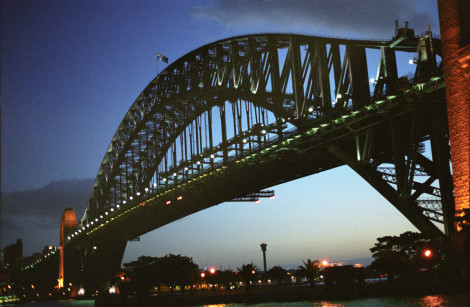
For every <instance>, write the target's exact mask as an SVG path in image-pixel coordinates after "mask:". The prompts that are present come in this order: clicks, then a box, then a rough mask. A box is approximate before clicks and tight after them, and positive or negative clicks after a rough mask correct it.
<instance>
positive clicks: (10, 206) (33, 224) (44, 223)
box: [1, 179, 94, 255]
mask: <svg viewBox="0 0 470 307" xmlns="http://www.w3.org/2000/svg"><path fill="white" fill-rule="evenodd" d="M93 182H94V179H82V180H61V181H53V182H51V183H49V184H48V185H46V186H44V187H42V188H40V189H34V190H27V191H21V192H11V193H5V194H4V195H2V208H1V210H2V217H1V218H2V220H1V227H2V245H3V246H6V245H8V244H11V243H13V242H15V241H16V239H18V238H21V239H23V246H24V249H25V252H24V254H25V255H27V254H29V253H33V252H39V251H41V250H42V248H43V247H44V246H45V245H49V244H54V245H56V244H58V241H59V227H60V220H61V217H62V212H63V211H64V209H65V208H66V207H72V208H74V210H75V212H76V214H77V218H78V219H80V218H81V217H82V214H83V212H84V210H85V207H86V205H87V201H88V197H89V195H90V191H91V188H92V186H93Z"/></svg>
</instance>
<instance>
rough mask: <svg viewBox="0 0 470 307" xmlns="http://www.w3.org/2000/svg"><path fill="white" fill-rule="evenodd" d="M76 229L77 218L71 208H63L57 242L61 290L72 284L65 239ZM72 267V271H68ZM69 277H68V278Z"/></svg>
mask: <svg viewBox="0 0 470 307" xmlns="http://www.w3.org/2000/svg"><path fill="white" fill-rule="evenodd" d="M75 229H77V216H76V215H75V211H73V209H72V208H71V207H67V208H65V210H64V212H63V213H62V220H61V223H60V241H59V252H60V259H59V276H58V288H63V287H64V286H65V285H68V283H70V282H72V279H73V274H72V275H70V273H71V270H73V267H72V266H73V265H74V264H73V263H72V261H71V259H70V258H71V257H69V256H70V252H69V251H67V252H66V250H65V248H64V244H65V238H66V237H67V236H68V235H69V234H71V233H72V232H74V231H75ZM71 267H72V269H70V268H71ZM69 275H70V276H69Z"/></svg>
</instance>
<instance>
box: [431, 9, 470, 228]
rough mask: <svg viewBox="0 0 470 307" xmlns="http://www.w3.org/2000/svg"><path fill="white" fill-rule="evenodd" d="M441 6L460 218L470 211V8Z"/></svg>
mask: <svg viewBox="0 0 470 307" xmlns="http://www.w3.org/2000/svg"><path fill="white" fill-rule="evenodd" d="M438 7H439V23H440V28H441V36H442V55H443V64H444V76H445V82H446V99H447V113H448V119H449V138H450V151H451V156H452V171H453V179H454V195H455V214H456V215H460V214H461V213H462V210H463V209H466V208H470V89H469V85H470V79H469V78H470V67H469V64H470V19H469V18H468V16H470V6H469V5H468V1H466V0H438ZM455 230H457V229H455Z"/></svg>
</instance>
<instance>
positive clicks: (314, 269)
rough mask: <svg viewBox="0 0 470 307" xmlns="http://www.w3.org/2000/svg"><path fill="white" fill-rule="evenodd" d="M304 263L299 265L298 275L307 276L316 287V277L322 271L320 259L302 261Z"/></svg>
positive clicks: (311, 284)
mask: <svg viewBox="0 0 470 307" xmlns="http://www.w3.org/2000/svg"><path fill="white" fill-rule="evenodd" d="M302 262H303V263H304V265H303V266H302V265H301V266H299V268H298V269H297V271H296V275H297V276H299V277H301V278H302V277H305V278H307V280H308V282H309V283H310V286H311V287H315V278H316V277H317V275H318V273H319V272H320V269H321V265H320V261H318V260H314V261H312V260H310V259H307V262H305V261H302Z"/></svg>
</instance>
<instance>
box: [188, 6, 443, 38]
mask: <svg viewBox="0 0 470 307" xmlns="http://www.w3.org/2000/svg"><path fill="white" fill-rule="evenodd" d="M434 2H435V1H427V0H393V1H391V0H381V1H377V0H361V1H357V0H328V1H323V0H296V1H291V0H238V1H217V0H213V1H211V2H209V3H208V4H207V5H206V6H199V7H197V8H195V9H193V10H192V12H191V14H192V17H194V18H198V19H206V18H207V19H212V20H215V21H217V22H218V23H220V24H221V25H224V26H225V27H231V28H233V27H238V28H240V29H241V30H244V31H250V32H253V31H260V32H276V31H270V29H272V28H273V27H275V28H276V29H281V30H282V31H285V32H299V33H310V34H317V35H333V36H341V37H353V38H354V37H362V38H390V37H392V36H393V35H394V29H395V20H396V19H397V20H399V21H400V26H404V23H405V21H409V22H410V27H412V28H413V27H414V28H415V31H416V32H417V33H421V32H424V31H425V30H426V29H427V24H428V23H429V24H431V27H432V29H433V30H434V32H438V29H439V27H438V22H437V14H435V12H437V6H436V4H435V3H434Z"/></svg>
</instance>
